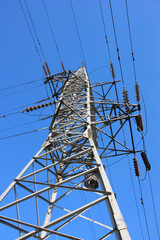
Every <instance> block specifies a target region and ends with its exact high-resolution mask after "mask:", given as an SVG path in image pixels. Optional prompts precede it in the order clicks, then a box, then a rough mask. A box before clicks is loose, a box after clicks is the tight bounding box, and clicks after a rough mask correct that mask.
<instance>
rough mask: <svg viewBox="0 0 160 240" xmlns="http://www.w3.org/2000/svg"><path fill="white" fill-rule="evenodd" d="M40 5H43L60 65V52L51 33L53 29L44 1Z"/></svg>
mask: <svg viewBox="0 0 160 240" xmlns="http://www.w3.org/2000/svg"><path fill="white" fill-rule="evenodd" d="M42 3H43V6H44V9H45V13H46V16H47V20H48V23H49V26H50V30H51V33H52V37H53V41H54V44H55V46H56V49H57V53H58V57H59V59H60V62H61V63H62V57H61V54H60V50H59V47H58V44H57V41H56V38H55V34H54V32H53V27H52V25H51V21H50V18H49V15H48V11H47V8H46V5H45V2H44V0H42Z"/></svg>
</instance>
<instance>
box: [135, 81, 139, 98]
mask: <svg viewBox="0 0 160 240" xmlns="http://www.w3.org/2000/svg"><path fill="white" fill-rule="evenodd" d="M135 95H136V101H137V102H139V101H140V90H139V85H138V83H136V84H135Z"/></svg>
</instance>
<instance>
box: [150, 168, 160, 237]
mask: <svg viewBox="0 0 160 240" xmlns="http://www.w3.org/2000/svg"><path fill="white" fill-rule="evenodd" d="M148 178H149V186H150V190H151V197H152V204H153V211H154V217H155V222H156V228H157V235H158V239H160V232H159V228H158V220H157V214H156V207H155V202H154V196H153V189H152V183H151V178H150V173H149V172H148Z"/></svg>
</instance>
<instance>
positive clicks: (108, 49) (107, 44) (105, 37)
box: [99, 0, 111, 61]
mask: <svg viewBox="0 0 160 240" xmlns="http://www.w3.org/2000/svg"><path fill="white" fill-rule="evenodd" d="M99 5H100V10H101V16H102V22H103V28H104V34H105V40H106V44H107V49H108V55H109V59H110V61H111V54H110V49H109V43H108V38H107V32H106V26H105V22H104V15H103V10H102V4H101V0H99Z"/></svg>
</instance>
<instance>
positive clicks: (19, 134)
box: [0, 127, 49, 140]
mask: <svg viewBox="0 0 160 240" xmlns="http://www.w3.org/2000/svg"><path fill="white" fill-rule="evenodd" d="M48 128H49V127H44V128H40V129H35V130H32V131H29V132H23V133H18V134H15V135H11V136H7V137H3V138H0V140H4V139H8V138H13V137H18V136H21V135H25V134H28V133H33V132H38V131H41V130H46V129H48Z"/></svg>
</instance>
